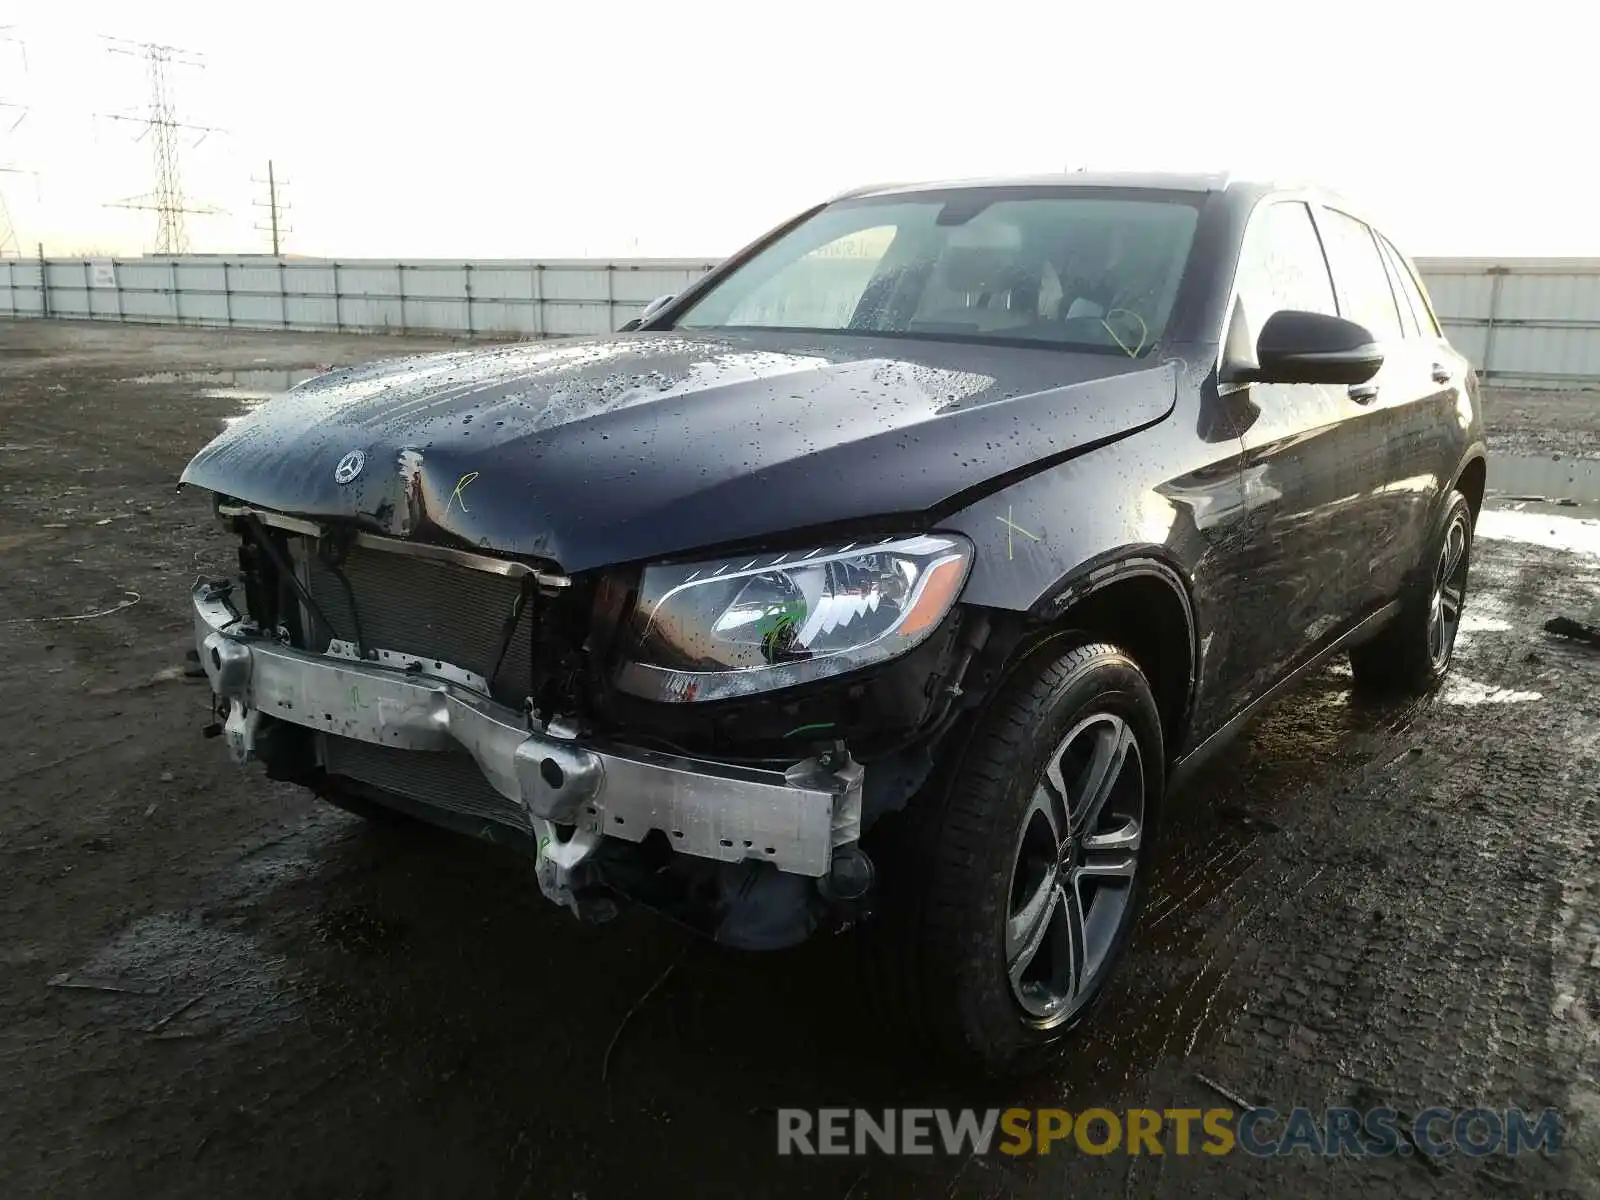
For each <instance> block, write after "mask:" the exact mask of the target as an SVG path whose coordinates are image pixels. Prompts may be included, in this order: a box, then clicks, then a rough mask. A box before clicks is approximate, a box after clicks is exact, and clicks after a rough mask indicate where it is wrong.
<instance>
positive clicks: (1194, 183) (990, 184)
mask: <svg viewBox="0 0 1600 1200" xmlns="http://www.w3.org/2000/svg"><path fill="white" fill-rule="evenodd" d="M1231 182H1234V180H1233V178H1232V177H1231V176H1230V175H1229V174H1228V173H1227V172H1225V171H1221V172H1197V171H1062V172H1060V173H1058V174H1053V175H1011V176H989V177H985V178H978V179H941V180H927V181H922V182H915V183H878V184H868V185H866V186H864V187H858V188H852V189H851V190H849V191H847V192H844V193H842V194H841V195H839V196H836V197H834V198H835V199H837V200H842V199H844V198H845V197H857V196H897V195H910V194H913V193H916V192H934V191H945V190H948V189H951V188H1019V187H1024V188H1025V187H1050V188H1060V187H1092V188H1155V189H1161V190H1164V191H1174V192H1219V191H1222V190H1224V189H1226V188H1227V187H1228V185H1229V184H1230V183H1231Z"/></svg>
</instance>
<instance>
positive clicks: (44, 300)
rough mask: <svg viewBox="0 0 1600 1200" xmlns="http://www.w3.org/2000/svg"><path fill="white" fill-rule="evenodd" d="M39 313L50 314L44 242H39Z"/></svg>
mask: <svg viewBox="0 0 1600 1200" xmlns="http://www.w3.org/2000/svg"><path fill="white" fill-rule="evenodd" d="M39 315H40V316H44V317H48V316H49V315H50V268H49V267H48V266H46V265H45V261H44V243H43V242H40V243H39Z"/></svg>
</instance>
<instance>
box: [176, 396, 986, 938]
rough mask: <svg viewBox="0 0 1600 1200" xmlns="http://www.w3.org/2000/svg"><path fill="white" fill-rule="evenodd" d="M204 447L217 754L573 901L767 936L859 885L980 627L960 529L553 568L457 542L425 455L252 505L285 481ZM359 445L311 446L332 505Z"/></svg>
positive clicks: (204, 600)
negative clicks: (330, 459) (419, 822)
mask: <svg viewBox="0 0 1600 1200" xmlns="http://www.w3.org/2000/svg"><path fill="white" fill-rule="evenodd" d="M339 386H340V385H339V383H338V382H337V380H332V381H326V382H324V381H314V382H313V383H312V384H311V385H309V390H308V391H306V392H305V394H303V395H302V394H296V395H293V396H290V397H285V399H284V401H282V402H280V403H283V404H285V405H286V406H288V405H294V404H303V403H304V402H305V399H306V396H308V395H311V396H314V395H316V394H317V393H318V391H319V390H320V389H326V388H328V387H332V388H335V389H337V388H338V387H339ZM345 386H348V385H345ZM259 419H262V420H270V419H272V418H271V417H270V416H269V415H267V414H263V415H262V417H261V418H259ZM280 419H281V418H280ZM247 435H248V431H244V432H243V434H241V433H235V432H232V431H230V433H228V434H225V435H224V439H228V438H233V437H239V436H247ZM224 449H225V448H224V447H218V446H215V445H214V446H213V448H211V449H210V450H208V451H207V452H206V453H204V454H202V455H201V456H200V457H199V458H197V459H196V462H195V464H194V465H192V466H191V468H190V471H189V472H187V473H186V475H185V482H186V483H198V484H201V485H202V486H209V487H211V488H212V490H213V491H214V493H215V495H214V503H215V510H216V514H217V516H218V518H219V519H220V520H221V521H223V522H224V523H225V524H226V525H227V526H228V528H229V529H230V531H231V532H232V534H233V535H234V536H236V537H237V538H238V563H239V570H238V573H237V575H236V576H235V577H234V578H231V579H217V580H210V581H205V582H202V583H200V584H199V585H198V586H197V587H196V588H195V589H194V591H193V595H192V604H193V610H194V620H195V637H196V643H197V648H198V652H199V655H200V659H201V663H202V665H203V667H204V669H205V671H206V673H207V675H208V676H209V679H210V682H211V685H212V688H213V690H214V692H215V694H216V699H217V705H218V711H217V726H216V727H214V729H215V730H220V732H221V734H222V735H223V736H224V738H225V740H226V743H227V745H228V747H229V750H230V752H231V753H232V755H233V757H234V758H235V759H236V760H237V761H238V762H240V763H241V764H242V763H245V762H249V761H252V760H256V761H259V762H261V763H262V764H263V765H264V766H265V769H266V771H267V773H268V774H269V775H270V776H271V777H272V778H275V779H279V780H286V781H290V782H293V783H296V784H301V785H304V786H306V787H309V788H311V789H313V790H315V791H316V792H317V793H318V794H319V795H321V796H322V797H324V798H326V799H329V800H331V801H333V802H334V803H336V804H338V805H340V806H341V807H345V808H348V809H352V810H354V811H357V812H371V811H372V809H373V807H374V806H378V807H381V808H382V809H387V810H398V811H401V812H404V813H408V814H410V815H413V816H416V817H420V818H422V819H424V820H427V821H430V822H432V823H434V824H438V825H442V826H445V827H449V828H453V829H455V830H457V831H460V832H464V833H468V834H471V835H475V836H478V837H482V838H486V839H488V840H491V841H496V842H503V843H509V844H512V845H515V846H518V847H520V848H522V849H525V850H526V851H527V852H529V853H530V854H532V855H533V856H534V858H535V862H536V871H537V878H538V883H539V886H540V888H541V890H542V891H543V893H544V894H545V895H546V896H547V897H548V898H549V899H550V900H552V901H555V902H556V903H558V904H561V905H563V906H565V907H568V908H570V909H572V910H573V911H574V912H576V913H578V914H579V915H582V916H588V917H596V918H599V917H603V916H605V915H608V914H609V912H610V911H611V910H612V908H613V903H612V900H611V897H612V896H613V895H622V896H625V897H627V898H630V899H634V900H637V901H640V902H643V903H646V904H648V905H650V906H652V907H655V908H657V909H659V910H661V911H663V912H665V913H667V914H669V915H670V916H672V917H674V918H675V919H677V920H680V921H682V922H684V923H686V924H688V925H690V926H692V927H694V928H697V929H699V930H701V931H703V932H705V933H708V934H710V935H712V936H714V937H715V938H716V939H717V940H718V941H720V942H723V943H725V944H728V945H731V946H736V947H741V948H750V949H762V948H774V947H781V946H786V945H791V944H794V943H796V942H798V941H800V940H803V939H804V938H805V937H807V936H809V935H810V934H811V933H812V932H813V931H815V930H816V929H817V928H818V927H819V926H825V925H828V924H831V923H836V922H839V921H845V920H849V919H851V918H852V917H854V916H855V915H858V914H859V913H860V912H861V911H862V909H863V908H864V906H866V905H867V904H868V903H870V898H871V894H872V889H873V884H874V876H875V871H874V867H873V863H872V861H871V859H870V858H869V857H868V854H867V853H866V852H865V851H864V850H863V849H862V846H861V836H862V832H863V829H864V827H866V826H868V825H870V824H871V823H872V822H873V821H874V820H875V819H876V817H877V816H879V815H881V814H882V813H884V812H887V811H890V810H892V809H894V808H897V807H899V806H901V805H902V804H903V803H904V802H905V800H906V799H907V797H908V796H909V795H910V794H912V793H913V792H914V791H915V790H916V789H917V787H918V786H920V784H921V783H922V782H923V780H924V778H925V777H926V775H927V772H928V770H929V768H930V766H931V763H932V761H933V747H935V746H936V745H937V743H938V742H939V740H940V737H941V735H942V734H943V733H944V731H945V730H947V729H948V728H949V727H950V726H951V724H952V723H953V722H954V721H955V719H956V717H957V716H958V714H959V712H960V710H961V700H962V689H961V686H960V680H961V678H962V676H963V674H964V672H965V670H966V668H967V666H968V664H969V663H970V662H971V660H972V658H973V656H974V655H975V653H976V652H977V651H978V649H979V648H980V647H981V645H982V644H983V642H984V640H985V637H986V634H987V631H988V621H987V620H986V619H985V618H983V617H982V616H981V615H979V614H978V613H977V612H976V611H974V612H963V611H961V610H959V609H958V607H957V605H956V600H957V597H958V596H959V594H960V592H961V588H962V585H963V583H964V582H965V580H966V577H967V575H968V572H969V570H970V567H971V564H972V559H973V548H972V546H971V544H970V542H969V541H968V540H967V539H966V538H964V537H962V536H961V535H959V534H951V533H941V532H937V531H932V532H919V533H912V534H909V535H902V536H889V537H881V536H872V537H868V538H866V539H862V540H856V541H844V540H838V541H834V542H832V543H828V544H823V543H818V544H812V545H798V546H796V547H795V548H793V549H791V550H788V551H786V552H778V553H774V552H772V551H771V550H763V551H760V552H751V553H743V554H737V553H724V554H719V555H717V556H715V557H699V556H695V555H687V556H683V555H680V556H674V557H670V558H667V559H662V560H658V561H652V562H649V563H647V564H643V565H641V564H623V565H616V566H602V567H595V568H591V569H588V570H583V571H577V572H571V573H569V572H567V571H565V570H564V569H563V568H562V566H561V565H560V564H558V563H556V562H553V561H550V560H548V559H545V558H541V557H536V556H532V555H519V554H515V553H505V552H503V551H499V550H493V549H467V548H464V547H463V546H462V545H461V542H462V540H463V539H461V538H460V537H459V536H454V537H453V536H451V534H452V531H451V530H450V528H449V527H448V526H449V524H450V519H449V516H448V515H446V514H444V513H443V512H442V511H441V510H440V508H439V506H438V505H437V503H436V501H437V499H438V497H439V496H443V495H444V494H445V492H444V491H442V490H436V489H432V488H430V487H428V486H426V480H427V470H426V467H427V458H428V456H427V453H426V451H419V450H417V449H413V448H410V447H404V448H401V449H400V450H398V451H397V452H395V453H394V455H393V459H392V461H393V466H392V468H390V469H389V471H388V472H387V473H390V474H392V475H393V477H394V478H395V480H397V481H398V486H399V487H400V489H401V493H400V503H399V504H398V506H397V505H394V504H391V503H390V502H389V499H388V498H387V497H385V498H383V499H380V501H379V503H377V504H376V505H373V506H372V508H371V509H368V510H363V509H362V508H361V506H360V505H353V506H352V507H351V508H350V510H349V511H347V512H345V513H342V514H341V513H338V512H337V511H335V510H336V507H337V506H336V505H333V504H329V503H327V502H325V501H324V502H322V503H319V502H318V500H317V499H316V498H314V497H312V498H307V499H304V500H302V502H301V503H300V504H298V505H296V506H295V508H296V509H297V510H298V511H294V512H290V511H283V510H281V509H277V508H268V507H264V506H263V505H261V504H259V503H256V502H254V500H253V497H254V495H259V494H262V493H263V492H265V493H267V494H269V495H270V494H273V493H274V492H278V491H281V489H280V488H259V487H258V488H254V489H251V488H249V487H248V485H246V486H245V487H240V486H239V483H238V482H237V481H227V482H225V481H224V479H223V472H222V471H221V470H219V469H217V466H216V464H217V459H218V457H219V456H220V457H222V458H224V459H226V458H227V457H228V456H227V454H226V453H223V452H222V451H223V450H224ZM300 449H301V450H302V451H304V450H305V447H304V446H303V445H302V446H300ZM311 453H313V454H314V453H315V451H312V452H311ZM298 461H299V456H298V455H297V454H294V453H293V452H292V451H291V452H288V453H286V454H285V456H284V462H285V463H295V464H296V466H295V469H298ZM377 461H378V457H377V455H376V454H367V453H356V452H349V453H347V454H345V455H343V456H341V457H340V458H339V459H338V461H337V462H336V463H335V464H334V465H333V466H332V467H331V468H330V467H326V466H325V468H324V470H325V472H326V475H327V479H328V480H329V482H331V483H333V484H334V487H335V489H337V490H336V491H334V492H331V493H328V494H329V495H332V496H335V497H341V496H351V495H354V493H353V492H350V491H349V490H348V489H350V488H351V486H352V485H354V484H355V483H356V482H357V481H358V479H359V478H360V477H361V476H363V475H367V476H369V482H370V476H371V475H376V474H379V473H380V470H381V469H380V468H378V467H377ZM259 465H260V464H259V462H258V464H257V467H259ZM452 469H453V468H452ZM447 474H448V472H447ZM458 478H459V476H458ZM383 491H384V489H383V488H382V487H379V488H378V489H377V493H378V494H379V495H380V496H382V494H383ZM241 493H242V494H241ZM449 495H450V496H452V497H453V498H454V499H453V500H451V499H446V501H445V507H451V506H452V505H453V509H454V510H455V511H454V515H455V516H456V518H457V519H458V520H459V519H461V518H463V517H464V516H465V515H466V513H467V512H468V511H470V512H475V513H477V515H478V517H479V519H486V518H487V517H488V515H489V514H488V513H487V512H486V511H484V507H485V506H486V505H488V504H490V503H493V501H492V499H491V498H490V496H489V493H488V490H487V489H485V490H484V493H483V494H482V495H476V496H474V495H472V494H471V493H470V490H469V491H468V493H467V499H466V500H465V501H464V500H463V499H462V496H461V494H460V490H459V489H455V490H453V491H451V492H450V493H449ZM247 496H248V497H251V498H246V497H247ZM372 499H373V496H372V494H369V495H368V497H367V500H368V501H369V502H370V501H371V500H372ZM468 502H470V504H471V509H470V510H463V505H464V504H466V503H468ZM430 505H432V506H433V507H432V509H431V511H430ZM398 509H404V510H405V512H406V514H407V515H406V517H405V519H404V525H405V526H408V527H409V528H407V529H406V530H405V532H406V534H408V535H407V536H399V535H398V534H399V533H400V528H399V527H397V526H396V524H395V522H394V519H393V513H394V512H395V511H397V510H398ZM308 514H309V515H308Z"/></svg>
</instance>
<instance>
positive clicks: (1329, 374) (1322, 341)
mask: <svg viewBox="0 0 1600 1200" xmlns="http://www.w3.org/2000/svg"><path fill="white" fill-rule="evenodd" d="M1381 366H1383V350H1382V349H1381V348H1380V347H1379V346H1378V345H1377V341H1376V339H1375V338H1374V337H1373V336H1372V331H1371V330H1369V329H1367V328H1366V326H1364V325H1358V324H1356V322H1354V321H1347V320H1345V319H1344V318H1343V317H1334V316H1329V315H1328V314H1327V313H1314V312H1300V311H1298V310H1296V309H1280V310H1279V311H1278V312H1275V313H1273V314H1272V316H1270V317H1268V318H1267V323H1266V324H1265V325H1263V326H1262V327H1261V335H1260V336H1259V337H1258V338H1257V339H1256V361H1255V362H1254V363H1245V362H1238V361H1230V362H1227V363H1225V364H1224V366H1223V371H1222V375H1221V380H1222V382H1223V383H1351V384H1353V383H1365V382H1366V381H1367V380H1369V379H1371V378H1372V377H1373V376H1374V375H1376V374H1377V373H1378V368H1379V367H1381Z"/></svg>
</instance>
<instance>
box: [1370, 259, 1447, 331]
mask: <svg viewBox="0 0 1600 1200" xmlns="http://www.w3.org/2000/svg"><path fill="white" fill-rule="evenodd" d="M1378 245H1379V246H1380V247H1381V248H1382V249H1383V257H1384V261H1385V262H1387V263H1388V264H1389V269H1390V271H1391V272H1392V274H1393V275H1394V279H1395V282H1396V284H1397V285H1398V287H1399V289H1400V291H1399V294H1400V295H1402V296H1404V297H1405V300H1406V303H1407V304H1408V305H1409V306H1410V308H1411V311H1412V312H1413V313H1414V314H1415V315H1416V318H1417V329H1418V331H1419V332H1420V333H1421V335H1422V336H1423V337H1438V336H1439V324H1438V322H1437V321H1435V320H1434V319H1433V310H1432V309H1430V308H1429V307H1428V300H1427V297H1426V296H1424V295H1423V294H1422V288H1421V287H1419V286H1418V285H1417V277H1416V276H1415V275H1413V274H1412V273H1411V268H1410V267H1409V266H1407V265H1406V260H1405V259H1404V258H1403V257H1402V256H1401V254H1400V251H1398V250H1396V249H1395V248H1394V243H1393V242H1391V241H1390V240H1389V239H1388V238H1386V237H1384V236H1383V234H1381V233H1380V234H1379V235H1378Z"/></svg>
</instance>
